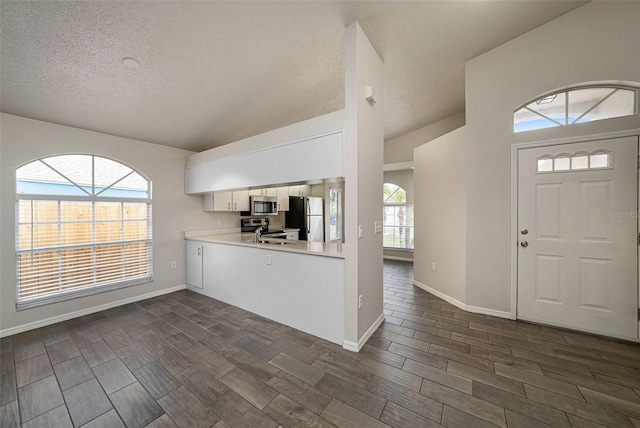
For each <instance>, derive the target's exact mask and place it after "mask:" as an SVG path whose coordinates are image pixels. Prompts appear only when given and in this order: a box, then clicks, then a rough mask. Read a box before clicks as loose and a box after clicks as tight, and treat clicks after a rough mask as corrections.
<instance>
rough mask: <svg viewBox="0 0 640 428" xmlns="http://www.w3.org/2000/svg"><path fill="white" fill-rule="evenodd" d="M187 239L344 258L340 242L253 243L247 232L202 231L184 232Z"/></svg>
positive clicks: (251, 234)
mask: <svg viewBox="0 0 640 428" xmlns="http://www.w3.org/2000/svg"><path fill="white" fill-rule="evenodd" d="M185 239H186V240H189V241H200V242H211V243H216V244H228V245H240V246H244V247H253V248H260V249H264V250H272V251H286V252H290V253H301V254H310V255H315V256H323V257H337V258H344V255H343V249H342V244H337V243H328V242H308V241H287V243H285V244H265V243H260V244H256V243H255V235H254V234H253V233H252V232H248V233H240V232H233V233H222V234H211V233H209V234H203V233H202V232H197V231H195V232H185Z"/></svg>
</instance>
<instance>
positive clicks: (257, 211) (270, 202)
mask: <svg viewBox="0 0 640 428" xmlns="http://www.w3.org/2000/svg"><path fill="white" fill-rule="evenodd" d="M250 201H251V215H276V214H278V198H276V197H275V196H251V198H250Z"/></svg>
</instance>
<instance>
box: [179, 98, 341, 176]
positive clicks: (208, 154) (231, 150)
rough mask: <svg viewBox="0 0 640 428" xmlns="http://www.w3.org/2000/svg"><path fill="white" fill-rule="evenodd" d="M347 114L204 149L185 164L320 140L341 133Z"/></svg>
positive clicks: (329, 115) (311, 120)
mask: <svg viewBox="0 0 640 428" xmlns="http://www.w3.org/2000/svg"><path fill="white" fill-rule="evenodd" d="M344 115H345V112H344V110H338V111H334V112H332V113H327V114H324V115H322V116H316V117H314V118H311V119H308V120H303V121H302V122H296V123H294V124H291V125H288V126H283V127H282V128H277V129H273V130H271V131H267V132H263V133H262V134H258V135H254V136H252V137H249V138H245V139H243V140H239V141H236V142H234V143H233V144H225V145H223V146H219V147H214V148H213V149H209V150H205V151H204V152H200V153H194V154H192V155H190V156H189V157H187V163H186V165H187V166H193V165H197V164H199V163H203V162H209V161H212V160H216V159H222V158H225V157H228V156H234V155H239V154H245V153H250V152H256V151H260V150H264V149H266V148H269V147H275V146H280V145H283V144H287V143H293V142H297V141H303V140H306V139H308V138H312V137H317V136H318V135H324V134H328V133H331V132H335V131H339V130H341V129H342V128H343V127H344V120H345V116H344Z"/></svg>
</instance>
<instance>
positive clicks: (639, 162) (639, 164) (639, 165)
mask: <svg viewBox="0 0 640 428" xmlns="http://www.w3.org/2000/svg"><path fill="white" fill-rule="evenodd" d="M638 169H640V156H638Z"/></svg>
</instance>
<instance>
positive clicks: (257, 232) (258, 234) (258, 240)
mask: <svg viewBox="0 0 640 428" xmlns="http://www.w3.org/2000/svg"><path fill="white" fill-rule="evenodd" d="M262 229H264V226H260V227H258V228H257V229H256V244H258V243H259V242H260V234H261V233H262Z"/></svg>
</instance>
